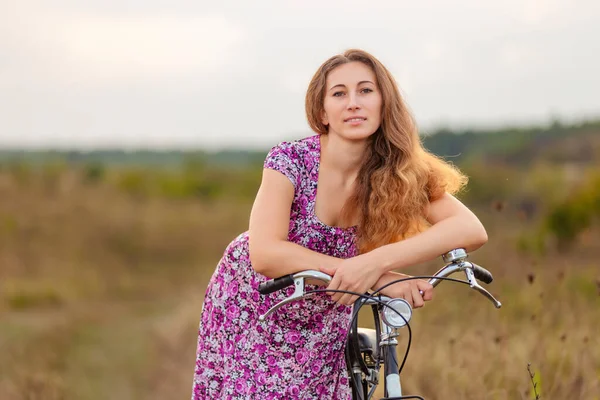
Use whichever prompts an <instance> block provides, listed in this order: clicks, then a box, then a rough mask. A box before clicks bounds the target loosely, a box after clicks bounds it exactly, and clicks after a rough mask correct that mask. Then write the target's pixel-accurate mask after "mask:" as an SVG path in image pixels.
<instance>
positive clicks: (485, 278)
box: [471, 263, 494, 283]
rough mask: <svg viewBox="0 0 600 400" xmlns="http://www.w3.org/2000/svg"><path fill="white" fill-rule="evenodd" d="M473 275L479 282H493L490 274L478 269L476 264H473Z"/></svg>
mask: <svg viewBox="0 0 600 400" xmlns="http://www.w3.org/2000/svg"><path fill="white" fill-rule="evenodd" d="M471 264H473V263H471ZM473 274H474V275H475V278H476V279H478V280H480V281H481V282H483V283H492V281H493V280H494V277H493V276H492V273H491V272H490V271H488V270H487V269H485V268H483V267H480V266H479V265H477V264H473Z"/></svg>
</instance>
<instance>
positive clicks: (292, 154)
mask: <svg viewBox="0 0 600 400" xmlns="http://www.w3.org/2000/svg"><path fill="white" fill-rule="evenodd" d="M298 164H299V159H298V153H297V151H296V149H295V148H294V144H293V143H290V142H281V143H279V144H278V145H277V146H275V147H273V148H271V150H270V151H269V153H268V154H267V158H266V159H265V162H264V168H268V169H274V170H275V171H279V172H281V173H282V174H283V175H285V176H287V177H288V179H289V180H290V181H291V182H292V184H293V185H294V187H296V186H297V184H298V177H299V176H300V172H299V168H298Z"/></svg>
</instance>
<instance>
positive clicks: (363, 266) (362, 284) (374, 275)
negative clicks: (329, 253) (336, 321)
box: [320, 254, 383, 305]
mask: <svg viewBox="0 0 600 400" xmlns="http://www.w3.org/2000/svg"><path fill="white" fill-rule="evenodd" d="M320 270H321V272H324V273H326V274H328V275H331V276H333V279H332V280H331V282H330V283H329V286H327V289H328V290H348V291H351V292H355V293H361V294H364V293H366V292H367V290H369V289H371V288H372V287H373V285H375V283H376V282H377V281H378V280H379V278H380V277H381V275H382V274H383V271H382V270H381V269H380V268H379V266H378V265H376V264H375V263H374V262H373V261H372V259H371V258H370V257H369V256H368V255H367V254H361V255H359V256H356V257H352V258H348V259H346V260H343V261H341V262H340V263H339V264H338V265H337V267H335V268H331V267H321V268H320ZM357 298H358V296H355V295H351V294H347V293H337V292H336V293H332V294H331V299H332V300H333V301H335V302H337V303H339V304H345V305H350V304H353V303H354V302H355V301H356V299H357Z"/></svg>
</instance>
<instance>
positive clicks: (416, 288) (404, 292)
mask: <svg viewBox="0 0 600 400" xmlns="http://www.w3.org/2000/svg"><path fill="white" fill-rule="evenodd" d="M402 277H406V278H408V277H409V275H404V274H402V276H399V277H397V278H396V279H398V278H402ZM421 292H422V293H423V294H421ZM381 293H382V294H385V295H386V296H388V297H392V298H400V299H404V300H406V301H407V302H408V303H409V304H410V306H411V307H413V308H419V307H423V305H424V304H425V302H426V301H429V300H431V299H433V286H432V285H431V284H430V283H429V282H427V281H425V280H423V279H412V280H410V281H404V282H398V283H394V284H393V285H390V286H388V287H386V288H385V289H383V290H382V291H381Z"/></svg>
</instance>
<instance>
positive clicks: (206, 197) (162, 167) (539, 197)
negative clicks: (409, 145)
mask: <svg viewBox="0 0 600 400" xmlns="http://www.w3.org/2000/svg"><path fill="white" fill-rule="evenodd" d="M422 140H423V143H424V145H425V147H426V148H427V149H429V150H430V151H432V152H433V153H435V154H437V155H439V156H442V157H444V158H445V159H446V160H448V161H450V162H453V163H454V164H456V165H458V166H459V167H460V168H461V169H462V170H463V171H464V172H465V173H466V174H467V175H468V176H469V178H470V183H469V185H468V189H467V190H466V191H465V192H464V193H462V194H461V195H460V197H461V199H463V201H465V202H467V204H468V205H470V206H475V207H492V208H495V209H498V210H500V209H503V208H505V207H512V209H513V210H514V211H515V212H516V213H518V214H519V216H520V218H522V219H523V220H524V221H527V222H529V223H531V225H532V226H535V231H534V232H526V233H525V234H526V235H527V237H528V238H527V239H525V238H521V239H520V240H519V242H518V248H519V249H521V250H523V251H538V250H540V249H543V248H544V242H545V241H546V240H548V238H551V239H552V240H554V241H556V242H557V243H558V245H559V246H568V245H569V244H570V243H571V242H573V241H574V240H575V239H576V238H577V237H578V236H579V235H580V234H581V233H582V232H585V231H586V230H587V229H589V228H590V227H592V226H593V225H594V224H595V223H596V221H597V220H598V219H599V216H600V172H599V171H600V120H598V121H586V122H581V123H577V124H570V125H567V124H563V123H560V122H559V121H553V122H552V123H550V124H548V125H547V126H545V127H544V126H538V127H511V128H505V129H496V130H462V131H460V130H449V129H439V130H437V131H435V132H432V133H425V134H424V135H423V136H422ZM267 150H268V149H265V150H263V151H243V150H228V151H221V152H207V151H199V150H192V151H183V150H177V151H151V150H144V151H125V150H98V151H87V152H84V151H51V150H48V151H29V152H28V151H18V150H6V151H0V177H3V179H4V180H5V181H6V179H7V177H8V179H9V180H10V181H11V182H13V183H14V184H15V185H18V186H22V187H25V186H30V185H41V186H43V187H44V190H45V191H46V193H47V194H48V195H52V193H54V192H57V191H60V190H65V185H66V186H68V184H65V180H64V179H63V177H64V176H65V175H70V176H71V178H70V179H71V181H72V180H73V179H76V180H78V181H79V182H80V183H82V184H83V185H88V186H89V185H94V186H98V185H106V186H109V187H111V188H113V189H115V190H118V191H121V192H123V193H125V194H126V195H128V196H133V197H135V198H136V199H139V200H140V201H143V200H144V199H147V198H154V197H157V196H158V197H163V198H167V199H198V200H199V201H203V202H211V201H217V200H221V199H226V200H228V201H233V202H246V203H248V202H250V201H251V200H252V199H253V197H254V195H255V193H256V190H257V188H258V185H259V182H260V177H261V166H262V162H263V160H264V157H265V155H266V153H267ZM1 183H2V182H0V184H1ZM531 238H532V239H531Z"/></svg>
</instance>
